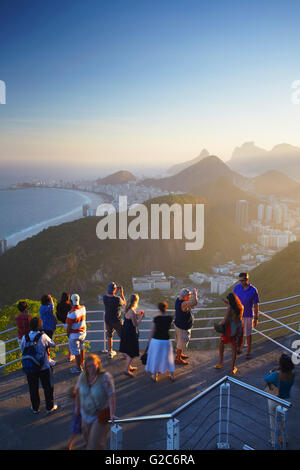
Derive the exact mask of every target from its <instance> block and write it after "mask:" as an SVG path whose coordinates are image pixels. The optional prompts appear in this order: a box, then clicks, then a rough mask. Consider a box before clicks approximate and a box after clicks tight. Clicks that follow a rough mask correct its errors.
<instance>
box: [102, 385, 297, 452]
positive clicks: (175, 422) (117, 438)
mask: <svg viewBox="0 0 300 470" xmlns="http://www.w3.org/2000/svg"><path fill="white" fill-rule="evenodd" d="M233 386H236V387H238V388H239V389H242V390H244V391H247V392H250V394H252V395H254V396H255V402H256V403H257V397H262V398H263V399H264V400H270V401H271V402H272V403H274V404H275V406H276V412H275V415H274V416H272V421H274V429H272V427H271V425H270V423H269V422H268V420H267V421H266V422H264V423H263V426H264V436H263V437H261V436H259V435H258V437H259V439H260V440H259V442H258V441H257V439H256V448H261V447H262V442H264V443H265V445H264V447H267V448H268V446H269V448H270V447H271V446H270V445H269V444H268V438H269V437H270V436H271V435H272V434H271V432H273V433H274V442H272V447H273V448H274V449H279V448H282V449H284V448H286V421H287V411H288V409H289V408H290V407H291V403H290V402H289V401H287V400H282V399H280V398H278V397H275V396H274V395H271V394H269V393H267V392H265V391H263V390H260V389H258V388H256V387H253V386H252V385H248V384H246V383H244V382H241V381H240V380H237V379H235V378H233V377H230V376H225V377H223V378H222V379H220V380H218V381H217V382H215V383H214V384H212V385H210V386H209V387H208V388H207V389H206V390H204V391H202V392H201V393H199V394H198V395H196V396H195V397H194V398H192V399H191V400H189V401H188V402H186V403H184V404H183V405H182V406H180V407H179V408H177V409H176V410H174V411H173V412H172V413H168V414H160V415H148V416H136V417H129V418H123V419H116V420H115V421H114V424H113V426H112V427H111V439H110V448H111V450H121V449H122V447H123V427H124V426H126V425H128V424H132V423H135V424H138V423H147V424H146V425H149V422H160V423H161V422H165V421H167V423H166V427H165V428H164V431H163V430H162V429H161V428H160V429H157V430H156V433H153V432H152V433H150V435H151V438H152V439H154V437H153V436H155V437H156V439H158V435H157V434H158V433H160V439H158V440H157V441H156V442H158V443H159V444H160V445H159V447H158V448H159V449H163V446H164V448H166V449H167V450H179V449H182V448H185V446H186V445H187V443H188V442H190V447H189V449H190V450H193V449H196V448H197V449H199V448H201V449H203V448H209V447H210V446H211V445H213V446H214V447H216V448H218V449H229V448H231V447H232V446H231V441H232V440H233V438H234V439H235V440H236V439H238V440H240V441H241V442H242V445H241V448H243V446H246V447H249V448H255V447H253V444H252V446H249V445H248V444H247V443H246V442H244V441H245V440H246V441H248V442H249V439H250V440H251V436H250V435H251V428H250V429H248V430H247V429H245V428H244V431H245V434H244V435H241V433H240V435H239V436H238V437H236V436H234V435H233V434H232V428H234V427H239V428H243V427H242V426H241V425H240V421H239V420H238V419H237V420H236V419H235V417H234V413H233V412H240V413H241V414H244V415H245V416H246V418H248V419H249V418H251V413H249V412H248V413H247V414H246V413H243V411H241V410H236V409H234V408H233V407H232V405H231V400H233V398H234V395H233V394H232V391H231V388H232V387H233ZM216 389H218V391H219V393H218V394H217V395H215V396H214V397H213V398H218V405H217V406H216V407H215V408H213V410H208V413H206V415H205V411H206V410H207V409H208V408H207V406H203V405H202V406H201V404H202V403H203V400H204V399H205V398H206V397H208V396H209V394H210V393H211V392H212V391H214V390H216ZM237 398H240V399H242V400H243V398H241V397H240V396H238V397H237ZM243 401H244V403H245V404H247V405H248V408H249V398H248V399H247V400H243ZM208 403H209V404H210V405H211V404H212V398H211V397H210V398H209V401H208ZM245 404H244V406H245ZM195 405H197V406H198V410H195ZM255 406H256V408H257V405H255ZM192 407H194V408H193V410H192V416H191V418H189V419H188V424H187V425H183V427H181V428H180V424H181V421H183V419H181V420H180V419H179V417H180V416H182V415H184V414H185V413H186V412H187V411H188V410H189V409H190V408H192ZM199 409H200V412H199ZM266 409H267V408H266V407H265V410H264V411H265V415H266V417H270V413H269V412H268V413H266ZM201 413H202V415H203V414H204V415H205V417H204V419H203V416H202V421H201V423H200V424H199V415H200V414H201ZM259 413H260V417H261V415H262V413H261V411H259ZM214 414H216V415H217V416H216V418H215V420H214V421H213V422H212V423H210V422H209V420H208V418H211V417H212V415H214ZM195 420H196V421H197V424H196V429H197V433H196V434H195V426H194V425H193V421H195ZM254 421H255V423H256V424H257V419H256V418H255V419H254ZM270 422H271V421H270ZM207 424H208V428H207V427H206V426H205V425H207ZM258 424H259V423H258ZM260 424H262V423H260ZM121 425H122V426H121ZM189 428H192V433H191V434H192V436H186V432H187V430H188V429H189ZM145 434H146V431H145V429H144V433H143V435H145ZM252 434H253V433H252ZM266 434H267V436H266ZM135 435H136V431H135ZM181 436H183V437H184V441H185V442H184V443H183V442H182V438H181ZM205 439H206V442H203V441H205ZM192 440H193V441H194V443H193V444H191V441H192ZM163 443H164V444H163ZM201 443H202V444H201ZM149 445H150V446H152V447H151V449H153V445H154V446H155V443H153V442H151V443H150V444H149V443H148V444H147V443H145V445H144V449H146V448H147V447H149ZM191 446H192V447H191ZM154 448H157V447H154Z"/></svg>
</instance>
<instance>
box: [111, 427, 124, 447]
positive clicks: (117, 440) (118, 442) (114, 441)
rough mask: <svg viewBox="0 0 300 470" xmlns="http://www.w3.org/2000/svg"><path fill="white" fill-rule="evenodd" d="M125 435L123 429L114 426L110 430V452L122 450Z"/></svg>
mask: <svg viewBox="0 0 300 470" xmlns="http://www.w3.org/2000/svg"><path fill="white" fill-rule="evenodd" d="M122 444H123V433H122V427H121V426H119V425H118V424H114V426H112V427H111V428H110V450H122Z"/></svg>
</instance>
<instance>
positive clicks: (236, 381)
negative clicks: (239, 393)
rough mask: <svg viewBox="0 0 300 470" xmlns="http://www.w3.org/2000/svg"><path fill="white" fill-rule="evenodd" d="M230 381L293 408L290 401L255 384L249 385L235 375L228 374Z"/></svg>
mask: <svg viewBox="0 0 300 470" xmlns="http://www.w3.org/2000/svg"><path fill="white" fill-rule="evenodd" d="M226 378H227V380H228V381H229V382H232V383H234V384H236V385H239V386H240V387H242V388H245V389H246V390H249V391H250V392H255V393H257V394H258V395H261V396H263V397H265V398H267V399H268V400H273V401H276V403H278V404H280V405H282V406H285V407H286V408H291V406H292V404H291V403H290V402H289V401H286V400H283V399H282V398H279V397H275V396H274V395H271V394H270V393H267V392H265V391H264V390H260V389H259V388H256V387H253V385H248V384H246V383H244V382H241V381H240V380H237V379H235V378H234V377H230V376H227V377H226Z"/></svg>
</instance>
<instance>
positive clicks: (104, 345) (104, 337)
mask: <svg viewBox="0 0 300 470" xmlns="http://www.w3.org/2000/svg"><path fill="white" fill-rule="evenodd" d="M103 314H104V312H103ZM102 352H103V353H106V352H107V349H106V328H105V321H104V317H103V351H102Z"/></svg>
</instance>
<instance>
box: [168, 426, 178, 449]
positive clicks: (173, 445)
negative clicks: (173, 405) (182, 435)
mask: <svg viewBox="0 0 300 470" xmlns="http://www.w3.org/2000/svg"><path fill="white" fill-rule="evenodd" d="M179 448H180V439H179V420H178V419H169V420H168V421H167V450H179Z"/></svg>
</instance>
